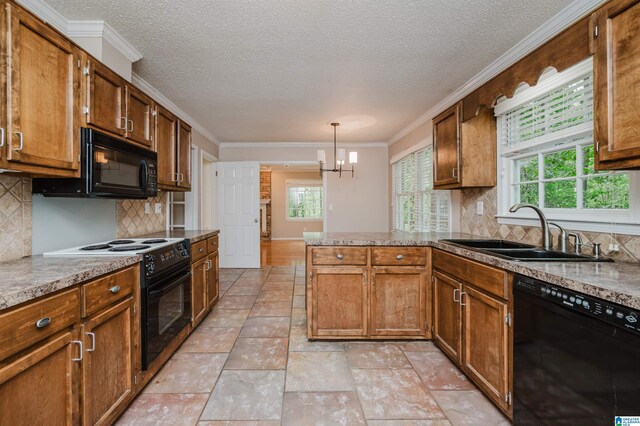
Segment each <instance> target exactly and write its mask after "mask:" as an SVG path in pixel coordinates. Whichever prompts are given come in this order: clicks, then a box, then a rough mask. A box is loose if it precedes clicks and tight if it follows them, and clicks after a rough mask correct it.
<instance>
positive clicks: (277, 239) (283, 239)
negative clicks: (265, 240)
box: [271, 238, 304, 241]
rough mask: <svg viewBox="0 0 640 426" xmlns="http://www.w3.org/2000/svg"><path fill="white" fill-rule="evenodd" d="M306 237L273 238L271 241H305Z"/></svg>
mask: <svg viewBox="0 0 640 426" xmlns="http://www.w3.org/2000/svg"><path fill="white" fill-rule="evenodd" d="M303 240H304V238H271V241H303Z"/></svg>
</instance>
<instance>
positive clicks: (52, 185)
mask: <svg viewBox="0 0 640 426" xmlns="http://www.w3.org/2000/svg"><path fill="white" fill-rule="evenodd" d="M80 131H81V139H80V143H81V158H80V160H81V166H80V168H81V170H80V177H79V178H38V179H33V192H34V193H37V194H43V195H44V196H45V197H91V198H137V199H144V198H148V197H153V196H155V195H157V193H158V155H157V154H156V153H155V152H153V151H150V150H148V149H144V148H141V147H137V146H135V145H133V144H130V143H127V142H125V141H123V140H121V139H118V138H116V137H113V136H109V135H106V134H104V133H100V132H98V131H96V130H93V129H88V128H82V129H80Z"/></svg>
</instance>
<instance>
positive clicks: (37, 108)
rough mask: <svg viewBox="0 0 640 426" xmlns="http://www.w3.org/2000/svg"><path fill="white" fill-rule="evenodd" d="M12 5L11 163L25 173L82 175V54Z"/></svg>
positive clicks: (9, 51) (9, 50) (9, 6)
mask: <svg viewBox="0 0 640 426" xmlns="http://www.w3.org/2000/svg"><path fill="white" fill-rule="evenodd" d="M6 7H7V13H8V14H9V17H8V19H7V21H8V23H9V24H10V28H9V29H8V31H7V32H8V34H9V35H10V39H9V41H8V43H7V57H8V60H9V61H10V64H11V67H10V69H8V74H9V76H8V78H7V85H8V87H7V93H9V94H10V100H9V114H8V115H9V125H8V129H7V145H8V146H7V159H8V160H9V161H11V162H15V163H20V164H24V165H25V166H26V168H25V169H24V170H25V171H36V170H38V169H37V168H40V169H41V170H43V172H44V173H45V174H47V175H52V176H57V175H59V176H73V175H76V174H77V173H76V172H78V173H79V158H78V155H79V148H80V140H79V138H80V131H79V127H80V120H79V117H80V89H79V82H80V67H79V65H80V62H79V61H80V50H79V49H78V48H77V47H75V46H74V45H73V44H72V43H71V42H70V41H69V40H67V39H66V38H64V37H63V36H61V35H60V34H58V33H57V32H55V31H54V30H53V29H51V28H49V27H47V26H46V25H45V24H43V23H42V22H41V21H39V20H38V19H36V18H35V17H34V16H33V15H31V14H29V13H27V12H26V11H25V10H23V9H22V8H20V7H18V6H15V5H14V4H12V3H7V5H6ZM29 166H31V167H36V169H33V168H32V169H29ZM15 168H19V167H15Z"/></svg>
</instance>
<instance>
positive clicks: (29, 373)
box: [0, 332, 80, 426]
mask: <svg viewBox="0 0 640 426" xmlns="http://www.w3.org/2000/svg"><path fill="white" fill-rule="evenodd" d="M76 336H77V333H76V332H65V333H63V334H61V335H60V336H58V337H57V338H55V339H53V340H50V341H48V342H47V343H44V344H42V345H41V346H38V347H37V348H36V349H33V350H32V351H30V352H28V353H27V354H26V355H24V356H21V357H20V358H18V359H16V360H15V361H13V362H11V363H9V364H5V365H4V366H3V367H1V368H0V424H2V425H12V426H20V425H25V426H27V425H28V426H31V425H77V424H80V418H79V411H78V410H79V395H80V392H78V389H77V384H78V382H79V380H78V376H79V370H78V368H79V362H75V361H74V359H78V357H79V356H80V346H79V345H78V344H75V343H78V342H76V341H75V340H74V339H75V338H76ZM74 342H75V343H74Z"/></svg>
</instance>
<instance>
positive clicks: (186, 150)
mask: <svg viewBox="0 0 640 426" xmlns="http://www.w3.org/2000/svg"><path fill="white" fill-rule="evenodd" d="M178 186H179V187H180V188H183V189H186V190H190V189H191V126H189V125H188V124H186V123H184V122H182V121H179V126H178Z"/></svg>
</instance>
